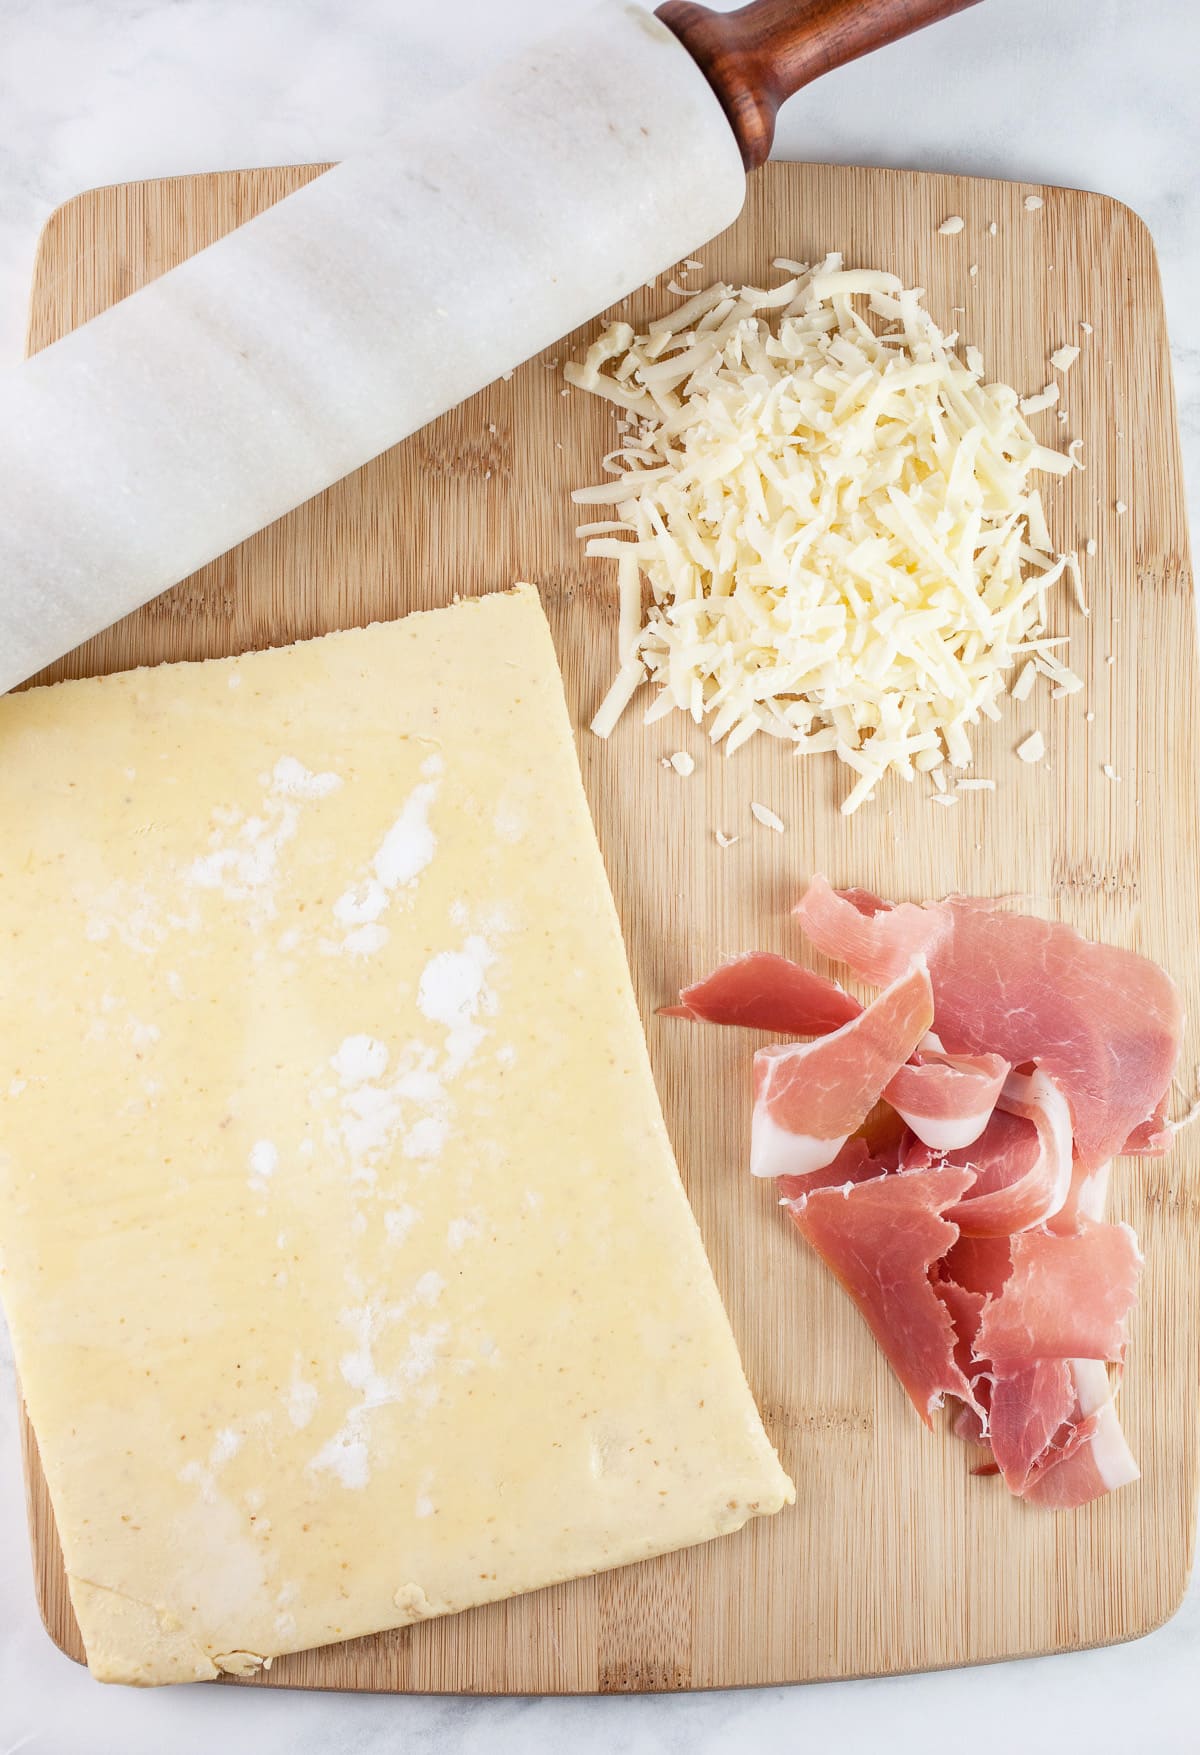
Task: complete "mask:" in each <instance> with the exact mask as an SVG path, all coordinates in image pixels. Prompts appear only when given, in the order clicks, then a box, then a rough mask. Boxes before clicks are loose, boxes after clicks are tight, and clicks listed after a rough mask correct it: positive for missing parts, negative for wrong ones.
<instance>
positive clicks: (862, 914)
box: [665, 877, 1183, 1510]
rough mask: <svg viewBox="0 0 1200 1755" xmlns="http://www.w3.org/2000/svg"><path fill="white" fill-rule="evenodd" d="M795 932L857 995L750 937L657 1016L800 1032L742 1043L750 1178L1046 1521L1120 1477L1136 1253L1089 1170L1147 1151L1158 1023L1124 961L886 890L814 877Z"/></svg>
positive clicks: (975, 903) (936, 1404)
mask: <svg viewBox="0 0 1200 1755" xmlns="http://www.w3.org/2000/svg"><path fill="white" fill-rule="evenodd" d="M796 914H797V916H798V917H799V920H800V923H801V925H802V926H803V928H804V931H805V933H806V935H807V937H808V938H809V940H810V941H811V943H812V944H813V946H814V947H815V948H816V949H817V950H818V951H820V952H822V953H824V955H825V956H827V957H829V958H831V959H833V960H834V961H836V962H840V963H843V964H845V965H847V966H848V967H849V968H850V969H851V970H852V971H853V973H854V974H855V975H857V976H858V977H860V978H861V979H862V980H863V981H865V982H867V983H868V984H870V985H871V986H874V987H876V988H879V989H882V991H880V992H878V993H877V994H876V995H875V997H874V998H873V999H870V1000H869V1001H868V1002H867V1003H865V1004H860V1002H859V1001H858V1000H856V999H854V998H852V997H851V996H850V995H849V994H848V993H846V992H845V991H844V990H843V989H842V988H841V987H840V986H838V985H837V984H835V983H834V982H832V981H830V980H828V979H827V978H826V977H825V976H823V975H820V974H818V973H816V972H815V971H814V970H811V969H808V968H805V967H804V966H803V965H801V964H799V963H794V962H790V961H789V960H788V959H787V958H785V957H778V956H773V955H768V954H766V953H759V952H752V953H750V954H748V955H746V956H743V957H738V958H735V959H734V960H733V961H732V962H730V963H726V964H724V965H723V966H722V967H721V968H720V969H718V970H717V971H716V972H715V973H714V974H713V975H711V976H709V977H708V978H707V979H706V980H703V981H697V982H695V983H694V984H693V985H692V986H690V987H687V988H685V989H684V990H683V992H682V994H681V995H680V1003H679V1004H678V1006H672V1007H669V1008H665V1009H667V1010H668V1011H669V1012H670V1013H671V1014H672V1015H674V1016H679V1017H685V1018H690V1019H693V1020H695V1021H698V1022H706V1023H716V1024H735V1025H742V1026H744V1027H748V1028H752V1029H759V1030H767V1031H773V1032H776V1033H778V1034H783V1035H786V1036H788V1037H792V1038H796V1037H800V1038H804V1040H802V1041H796V1040H791V1041H788V1042H783V1043H777V1044H773V1045H772V1046H770V1047H766V1048H760V1049H759V1051H758V1053H757V1054H756V1055H755V1056H754V1092H755V1102H754V1117H753V1124H752V1135H751V1144H750V1168H751V1170H752V1171H753V1173H754V1174H755V1175H757V1176H764V1177H775V1178H777V1179H778V1187H779V1191H780V1194H781V1196H782V1202H783V1205H784V1207H785V1209H786V1211H787V1212H788V1214H789V1216H790V1218H791V1220H792V1222H793V1223H794V1224H795V1226H796V1228H797V1230H799V1231H800V1232H801V1233H802V1235H803V1236H804V1237H805V1239H806V1240H807V1242H808V1243H809V1244H810V1245H811V1246H812V1247H813V1248H814V1249H815V1250H816V1251H817V1253H818V1254H819V1255H820V1256H821V1258H822V1259H823V1260H824V1261H825V1263H826V1264H827V1265H828V1267H829V1268H830V1269H831V1270H832V1272H833V1273H834V1274H835V1275H836V1276H837V1278H838V1280H839V1281H840V1282H841V1284H842V1285H843V1286H844V1288H845V1289H846V1291H847V1292H848V1293H849V1294H850V1297H851V1298H852V1299H853V1300H854V1302H855V1304H857V1306H858V1308H859V1310H860V1311H861V1313H862V1315H863V1317H864V1318H865V1320H866V1321H867V1323H868V1324H869V1325H870V1328H871V1331H872V1333H873V1334H874V1336H875V1338H876V1340H877V1341H878V1343H879V1345H880V1347H881V1348H882V1350H883V1352H884V1353H885V1354H886V1356H887V1359H888V1362H889V1363H890V1365H891V1367H892V1369H893V1371H894V1372H895V1374H896V1376H897V1378H898V1379H899V1380H900V1382H901V1384H902V1385H903V1386H904V1389H905V1391H906V1392H907V1394H908V1396H909V1397H910V1399H911V1401H912V1403H913V1405H914V1407H915V1408H916V1410H917V1412H918V1413H919V1414H920V1416H921V1418H922V1419H923V1420H924V1421H925V1422H926V1424H928V1423H929V1422H930V1418H931V1415H932V1413H933V1412H934V1410H935V1409H937V1408H940V1407H941V1406H942V1405H943V1404H944V1402H945V1400H946V1397H947V1396H949V1397H952V1398H953V1399H954V1401H955V1403H956V1404H957V1410H958V1411H957V1413H956V1414H955V1415H954V1418H953V1422H952V1424H953V1430H954V1431H955V1432H956V1433H957V1435H958V1436H959V1437H960V1438H963V1439H965V1440H966V1441H967V1442H968V1443H970V1444H972V1445H975V1446H978V1447H979V1451H978V1455H979V1461H978V1464H977V1466H976V1468H975V1471H974V1472H975V1473H976V1474H980V1475H993V1474H995V1475H999V1476H1000V1477H1001V1478H1002V1479H1003V1481H1004V1483H1005V1485H1006V1486H1007V1488H1008V1489H1009V1491H1010V1492H1012V1493H1014V1494H1016V1495H1018V1496H1019V1497H1021V1498H1024V1499H1027V1500H1029V1501H1030V1502H1031V1503H1033V1504H1037V1505H1041V1506H1047V1507H1052V1508H1054V1509H1058V1510H1063V1509H1069V1508H1072V1507H1075V1506H1080V1505H1085V1504H1087V1503H1089V1502H1090V1501H1091V1500H1093V1499H1097V1498H1099V1497H1101V1496H1102V1495H1103V1494H1105V1493H1108V1492H1111V1491H1112V1489H1113V1488H1115V1487H1120V1486H1123V1485H1125V1484H1126V1483H1127V1482H1129V1481H1133V1480H1136V1479H1137V1475H1138V1469H1137V1464H1136V1462H1135V1461H1134V1459H1133V1456H1132V1454H1131V1453H1130V1450H1129V1446H1128V1445H1127V1443H1126V1441H1125V1437H1124V1434H1123V1432H1122V1430H1121V1424H1120V1421H1119V1419H1118V1417H1117V1411H1116V1404H1115V1395H1116V1388H1117V1385H1118V1383H1119V1379H1120V1372H1121V1370H1122V1369H1123V1366H1124V1360H1125V1351H1126V1346H1127V1341H1128V1335H1127V1328H1128V1320H1129V1315H1130V1312H1131V1310H1132V1308H1133V1305H1134V1303H1135V1301H1136V1298H1137V1286H1138V1276H1139V1274H1140V1272H1141V1266H1142V1258H1141V1254H1140V1252H1139V1250H1138V1245H1137V1238H1136V1237H1135V1236H1134V1234H1133V1232H1132V1231H1131V1230H1130V1229H1129V1227H1128V1226H1127V1225H1118V1224H1110V1223H1107V1222H1106V1220H1105V1217H1104V1209H1105V1202H1106V1198H1107V1192H1108V1181H1109V1168H1110V1161H1111V1159H1112V1158H1113V1157H1114V1156H1117V1155H1119V1154H1121V1153H1150V1154H1154V1153H1161V1152H1164V1151H1166V1150H1167V1149H1168V1147H1169V1144H1170V1140H1171V1127H1170V1124H1169V1123H1168V1121H1167V1119H1166V1108H1167V1097H1168V1092H1169V1088H1170V1084H1171V1078H1172V1074H1173V1072H1174V1068H1175V1062H1176V1059H1177V1057H1178V1053H1179V1044H1180V1037H1181V1033H1182V1027H1183V1017H1182V1013H1181V1010H1180V1004H1179V996H1178V994H1177V992H1176V990H1175V987H1174V984H1173V983H1172V982H1171V980H1170V978H1169V977H1168V976H1167V975H1166V974H1164V973H1163V971H1162V970H1161V969H1159V968H1158V967H1157V966H1156V965H1155V964H1154V963H1152V962H1150V961H1149V960H1148V959H1147V958H1145V957H1142V956H1139V955H1138V954H1137V953H1135V952H1133V951H1127V950H1121V949H1117V948H1115V947H1113V946H1110V945H1101V944H1095V943H1092V942H1091V941H1089V940H1087V939H1084V938H1081V937H1080V935H1079V934H1078V933H1077V932H1075V931H1074V930H1073V929H1072V928H1070V927H1068V926H1063V925H1061V924H1059V923H1056V922H1053V921H1045V920H1039V919H1034V918H1031V917H1029V916H1027V915H1022V914H1014V913H1011V912H1009V911H1008V910H1007V909H1005V908H1003V907H1001V906H1000V905H999V904H998V903H995V902H987V901H980V900H975V899H971V898H967V897H952V898H950V899H949V900H947V901H945V902H936V903H926V904H924V905H923V906H917V905H915V904H912V903H901V904H899V905H893V904H891V903H887V902H882V901H880V900H879V899H878V898H877V897H875V896H872V895H870V894H869V893H867V892H866V891H864V890H844V891H838V890H834V889H833V888H832V887H831V886H830V884H829V883H828V882H827V881H826V879H825V878H823V877H815V878H814V879H813V880H812V883H811V884H810V885H809V888H808V890H807V892H806V894H805V895H804V897H803V899H802V900H801V902H800V903H799V905H798V907H797V909H796Z"/></svg>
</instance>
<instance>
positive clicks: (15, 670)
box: [0, 0, 974, 690]
mask: <svg viewBox="0 0 1200 1755" xmlns="http://www.w3.org/2000/svg"><path fill="white" fill-rule="evenodd" d="M971 4H974V0H758V3H757V4H755V5H751V6H745V7H743V8H742V9H741V10H740V11H738V12H734V13H729V14H720V13H713V12H710V11H709V10H708V9H707V8H705V7H703V6H698V5H694V4H691V0H668V3H667V4H666V5H664V6H663V7H661V8H660V10H659V12H658V13H657V14H653V15H652V14H650V13H648V12H646V11H644V10H643V9H642V8H641V7H639V6H636V5H632V4H628V3H627V0H605V3H604V4H602V5H600V6H598V7H597V8H596V9H595V10H594V11H593V12H591V13H589V14H587V15H585V16H584V17H583V18H582V19H581V20H579V21H577V22H576V23H575V24H574V25H572V27H571V28H570V29H569V30H566V31H563V32H562V33H560V34H559V35H556V36H552V37H550V38H548V39H547V40H546V41H544V42H541V43H539V44H537V45H536V46H535V47H533V48H531V49H530V50H529V51H528V52H527V53H526V54H525V55H524V56H523V57H522V58H521V59H519V60H516V61H513V62H512V63H510V64H508V65H506V66H503V67H500V68H498V69H497V70H496V71H495V72H493V73H492V74H491V75H490V76H488V77H487V78H485V79H483V80H482V81H480V82H478V83H476V84H474V85H472V86H469V87H467V88H466V89H464V90H463V91H460V92H456V93H454V94H453V95H452V96H451V97H449V98H446V99H444V100H443V101H442V102H441V103H440V104H438V105H436V106H434V107H432V108H426V109H422V110H419V111H414V112H413V113H412V114H410V115H406V116H405V117H404V118H403V119H402V120H401V121H400V122H399V124H398V125H397V126H396V127H395V128H394V129H392V130H390V131H389V132H388V134H387V135H386V136H385V137H384V138H382V139H381V140H380V141H379V143H378V145H377V146H376V148H375V149H374V150H373V151H372V152H370V153H369V154H366V155H363V156H362V157H359V158H355V159H351V160H348V161H347V162H345V163H343V164H341V165H337V166H335V167H334V168H333V169H331V170H329V171H327V172H326V173H325V174H324V175H322V176H320V177H318V178H317V179H315V180H314V181H313V182H311V183H309V184H307V185H306V186H305V187H304V188H302V189H300V190H298V191H297V192H296V193H295V194H293V195H290V196H288V197H287V198H286V199H285V200H283V201H280V202H279V203H277V205H275V206H274V207H272V208H269V209H268V210H267V211H266V212H265V213H263V214H260V215H259V216H258V217H257V218H255V219H253V220H250V221H249V222H247V223H246V224H245V225H242V226H239V227H238V228H237V230H235V231H233V232H231V233H229V235H228V236H226V237H224V238H222V239H220V240H219V241H218V242H217V243H215V244H212V245H210V246H209V247H208V248H207V249H205V250H201V251H199V252H198V254H196V255H194V256H192V257H191V258H189V260H188V261H186V262H184V263H182V264H181V265H180V266H179V267H178V268H175V269H173V270H171V272H170V273H168V274H164V275H162V276H161V277H160V278H159V279H157V280H155V281H153V282H151V283H150V284H149V285H148V286H146V287H144V288H142V289H141V290H140V291H138V292H136V293H133V294H132V295H131V296H130V297H128V298H126V299H123V300H122V301H121V302H120V303H119V304H117V305H114V306H113V307H112V308H111V309H109V310H107V311H105V312H103V313H102V314H101V315H100V316H98V317H95V318H93V319H92V321H91V322H90V323H85V324H84V325H82V327H80V328H79V329H76V330H74V331H73V332H72V333H71V334H69V335H67V336H64V337H63V339H62V340H60V341H57V342H55V343H54V344H53V346H51V347H48V348H46V349H45V350H44V351H43V352H41V353H39V354H36V355H34V356H33V357H32V358H31V359H29V360H26V361H25V362H23V363H22V364H20V365H18V366H15V367H12V368H10V369H8V370H7V371H6V372H4V373H2V374H0V690H4V689H8V688H11V687H12V686H13V685H14V684H16V683H18V682H20V681H22V680H23V679H24V678H27V677H29V676H31V675H33V674H34V673H35V672H36V671H38V670H40V669H41V668H42V666H44V665H45V664H48V663H49V662H50V661H51V660H52V659H55V658H57V657H59V656H60V655H61V654H62V653H64V652H66V651H68V650H69V649H71V648H72V647H74V646H76V645H78V644H79V643H80V642H81V641H83V640H85V639H87V638H89V637H90V636H91V635H92V634H94V633H96V632H98V631H99V630H100V629H101V628H104V627H107V626H108V625H109V624H110V623H112V622H114V621H116V620H118V619H119V618H120V617H121V616H123V615H126V614H128V613H129V612H130V611H131V610H133V609H135V608H136V607H137V606H138V605H139V604H142V603H144V602H146V601H147V599H149V598H151V597H154V596H156V595H157V594H158V593H159V592H161V591H164V590H166V589H167V588H168V587H169V586H171V585H173V584H175V583H177V582H178V581H179V580H180V579H183V578H185V577H186V576H187V575H188V574H190V573H192V572H194V571H195V570H196V568H198V567H200V566H202V565H204V564H205V563H206V562H207V561H210V560H212V559H214V558H215V557H216V556H217V555H220V554H223V553H224V552H225V551H226V550H227V549H230V548H232V547H233V546H234V545H235V544H236V543H239V542H242V541H244V540H245V538H247V537H248V536H251V535H252V534H253V533H254V532H255V531H256V530H261V529H262V528H263V527H264V526H265V525H267V524H270V523H271V522H273V521H274V520H275V519H276V518H279V517H282V516H283V514H284V513H285V512H288V511H290V510H291V509H292V507H294V506H298V505H300V504H301V503H302V502H303V501H304V500H307V499H310V498H311V497H312V496H313V495H314V494H318V493H320V492H322V491H323V490H324V489H325V488H327V487H329V486H330V485H331V484H332V483H333V482H335V481H338V480H339V479H340V478H341V477H342V476H344V475H347V474H349V473H350V472H351V471H352V470H354V469H357V468H359V466H360V465H362V464H364V463H366V462H369V461H370V459H371V458H372V457H375V456H378V455H379V453H380V452H382V451H386V450H387V449H389V448H390V447H391V446H392V445H395V444H397V443H398V442H399V441H400V440H401V439H403V438H406V437H407V436H408V435H409V434H410V433H412V432H415V431H416V429H417V428H419V427H421V426H423V425H424V424H425V423H426V422H427V421H429V420H432V419H433V418H434V417H435V416H436V415H438V414H441V413H444V412H445V410H447V409H449V408H452V407H453V406H454V405H455V404H456V403H458V402H461V401H462V400H463V398H464V397H467V396H470V395H472V394H473V393H474V392H475V391H476V390H479V389H481V388H482V387H483V386H484V385H485V384H487V383H490V382H491V381H492V380H493V379H495V378H496V377H498V376H500V374H502V373H503V372H506V371H508V370H510V369H511V368H512V367H514V366H516V365H517V364H519V363H520V362H521V361H522V360H524V359H527V358H529V356H530V355H532V354H535V353H537V352H538V351H539V350H540V349H542V348H543V347H546V346H548V345H549V344H550V343H551V342H553V341H555V340H556V339H557V338H558V337H559V336H561V335H563V334H565V333H566V332H567V331H569V330H571V329H574V328H575V327H576V326H577V325H578V324H580V323H583V322H585V321H586V320H587V319H588V318H589V317H591V316H593V315H594V314H595V313H596V312H597V311H599V310H602V309H603V308H604V307H605V306H606V305H609V304H612V303H613V302H614V301H616V300H617V299H620V298H623V297H624V296H625V295H626V294H627V293H629V292H630V291H632V290H633V289H634V288H635V287H637V286H639V285H640V284H641V283H642V282H644V281H647V280H650V279H652V278H653V277H654V276H655V275H656V274H657V273H658V272H659V271H660V270H661V269H663V268H664V267H666V266H667V265H669V264H671V263H673V262H675V261H677V260H678V259H679V258H680V257H681V256H686V255H687V254H689V253H690V252H691V251H692V250H694V249H696V248H697V247H698V246H699V245H700V244H702V243H704V242H705V241H707V240H708V239H709V238H711V237H712V236H714V234H716V233H717V232H719V231H722V230H724V228H725V227H726V226H728V225H729V224H731V222H732V221H733V220H734V219H735V218H736V216H737V214H738V212H739V210H740V209H741V206H742V202H743V200H744V198H745V173H746V171H747V170H749V169H752V168H753V167H754V166H755V165H758V164H761V163H762V162H763V160H764V159H765V158H766V157H767V155H768V153H769V151H770V146H771V138H772V134H773V129H774V118H775V112H776V110H777V108H778V106H779V105H780V104H781V103H782V102H783V101H784V99H785V98H787V97H789V96H790V95H791V94H792V93H793V92H795V91H798V90H799V89H800V87H801V86H803V85H805V84H807V83H808V82H809V81H810V80H812V79H814V78H816V77H817V76H818V75H819V74H821V73H824V72H826V71H828V70H829V69H830V68H833V67H837V66H840V65H841V64H842V63H843V62H846V61H849V60H852V59H854V58H855V57H856V56H858V55H862V54H865V53H866V52H867V51H868V50H870V49H873V48H876V47H878V46H880V45H881V44H884V43H887V42H890V41H892V40H893V39H895V38H897V37H900V36H903V35H905V34H907V33H908V32H909V31H912V30H915V29H917V28H918V27H919V26H921V25H925V24H928V23H931V22H933V21H934V20H936V19H940V18H944V17H946V16H948V15H949V14H951V13H954V12H959V11H962V10H963V9H964V8H965V7H966V6H967V5H971Z"/></svg>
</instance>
